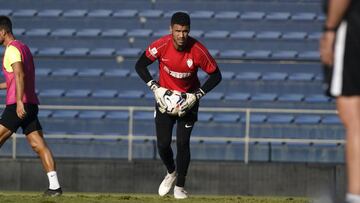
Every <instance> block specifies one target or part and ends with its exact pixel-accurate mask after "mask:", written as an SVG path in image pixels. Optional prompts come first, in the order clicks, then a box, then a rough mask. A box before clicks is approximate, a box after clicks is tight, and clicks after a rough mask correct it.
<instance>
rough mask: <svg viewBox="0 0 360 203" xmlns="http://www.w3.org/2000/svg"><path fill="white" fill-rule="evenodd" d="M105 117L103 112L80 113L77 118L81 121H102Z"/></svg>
mask: <svg viewBox="0 0 360 203" xmlns="http://www.w3.org/2000/svg"><path fill="white" fill-rule="evenodd" d="M104 117H105V111H90V110H86V111H80V113H79V115H78V118H83V119H102V118H104Z"/></svg>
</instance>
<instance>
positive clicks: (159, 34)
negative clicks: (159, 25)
mask: <svg viewBox="0 0 360 203" xmlns="http://www.w3.org/2000/svg"><path fill="white" fill-rule="evenodd" d="M167 34H170V32H169V29H162V30H158V31H155V32H154V33H153V35H152V36H153V37H162V36H164V35H167Z"/></svg>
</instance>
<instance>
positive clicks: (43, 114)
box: [38, 109, 52, 119]
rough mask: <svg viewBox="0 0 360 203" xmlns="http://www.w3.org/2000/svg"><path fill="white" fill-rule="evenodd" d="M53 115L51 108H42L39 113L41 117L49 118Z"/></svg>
mask: <svg viewBox="0 0 360 203" xmlns="http://www.w3.org/2000/svg"><path fill="white" fill-rule="evenodd" d="M51 115H52V111H51V110H43V109H41V110H40V111H39V113H38V117H39V118H40V119H41V118H49V117H51Z"/></svg>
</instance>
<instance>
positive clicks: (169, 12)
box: [164, 9, 189, 18]
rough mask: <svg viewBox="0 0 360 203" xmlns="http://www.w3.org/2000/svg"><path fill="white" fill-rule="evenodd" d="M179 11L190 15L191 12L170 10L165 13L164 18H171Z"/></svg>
mask: <svg viewBox="0 0 360 203" xmlns="http://www.w3.org/2000/svg"><path fill="white" fill-rule="evenodd" d="M178 11H182V12H185V13H187V14H189V12H188V11H185V10H178V9H177V10H169V11H165V12H164V18H170V17H171V16H172V15H173V14H174V13H176V12H178Z"/></svg>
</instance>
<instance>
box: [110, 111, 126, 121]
mask: <svg viewBox="0 0 360 203" xmlns="http://www.w3.org/2000/svg"><path fill="white" fill-rule="evenodd" d="M105 118H106V119H117V120H128V119H129V112H127V111H110V112H107V113H106V115H105Z"/></svg>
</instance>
